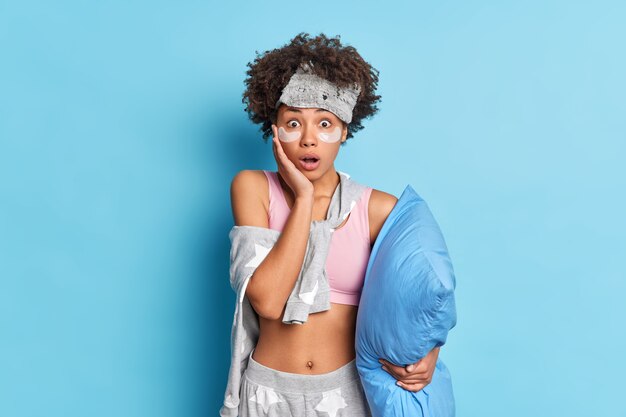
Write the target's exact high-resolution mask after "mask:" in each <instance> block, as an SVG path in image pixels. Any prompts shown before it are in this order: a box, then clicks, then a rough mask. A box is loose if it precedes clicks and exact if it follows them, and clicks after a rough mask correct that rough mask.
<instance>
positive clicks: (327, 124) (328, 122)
mask: <svg viewBox="0 0 626 417" xmlns="http://www.w3.org/2000/svg"><path fill="white" fill-rule="evenodd" d="M321 123H326V125H325V126H322V127H330V125H331V124H332V123H330V121H329V120H322V121H321V122H320V124H321Z"/></svg>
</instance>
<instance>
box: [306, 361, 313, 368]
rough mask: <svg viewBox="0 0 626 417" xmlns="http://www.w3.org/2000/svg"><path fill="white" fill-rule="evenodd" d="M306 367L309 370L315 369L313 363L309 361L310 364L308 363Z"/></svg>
mask: <svg viewBox="0 0 626 417" xmlns="http://www.w3.org/2000/svg"><path fill="white" fill-rule="evenodd" d="M306 367H307V368H309V370H311V369H313V362H311V361H308V362H307V363H306Z"/></svg>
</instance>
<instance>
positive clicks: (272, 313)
mask: <svg viewBox="0 0 626 417" xmlns="http://www.w3.org/2000/svg"><path fill="white" fill-rule="evenodd" d="M255 310H256V309H255ZM256 312H257V314H258V315H259V316H261V317H263V318H264V319H266V320H278V319H280V317H281V315H282V310H279V309H277V308H275V307H274V306H273V305H265V306H264V307H261V308H259V310H256Z"/></svg>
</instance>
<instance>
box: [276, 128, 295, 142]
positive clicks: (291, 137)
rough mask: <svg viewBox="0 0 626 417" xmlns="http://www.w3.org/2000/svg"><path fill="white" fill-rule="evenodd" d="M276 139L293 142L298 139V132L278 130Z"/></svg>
mask: <svg viewBox="0 0 626 417" xmlns="http://www.w3.org/2000/svg"><path fill="white" fill-rule="evenodd" d="M278 139H280V140H281V141H282V142H293V141H296V140H298V139H300V132H299V131H296V132H287V131H286V130H285V128H284V127H282V126H281V127H279V128H278Z"/></svg>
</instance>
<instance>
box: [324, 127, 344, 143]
mask: <svg viewBox="0 0 626 417" xmlns="http://www.w3.org/2000/svg"><path fill="white" fill-rule="evenodd" d="M319 138H320V140H322V141H324V142H326V143H335V142H337V141H339V139H341V128H340V127H339V126H337V127H335V130H333V131H332V132H330V133H320V134H319Z"/></svg>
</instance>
